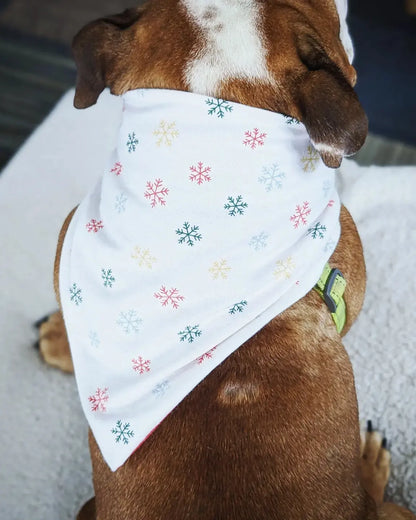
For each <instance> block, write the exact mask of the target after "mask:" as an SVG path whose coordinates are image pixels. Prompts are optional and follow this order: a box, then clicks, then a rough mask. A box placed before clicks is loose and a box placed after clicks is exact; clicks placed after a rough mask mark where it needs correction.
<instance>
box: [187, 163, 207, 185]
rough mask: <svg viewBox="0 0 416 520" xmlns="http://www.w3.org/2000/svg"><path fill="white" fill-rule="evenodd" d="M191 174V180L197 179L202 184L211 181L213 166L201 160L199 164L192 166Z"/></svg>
mask: <svg viewBox="0 0 416 520" xmlns="http://www.w3.org/2000/svg"><path fill="white" fill-rule="evenodd" d="M189 169H190V170H191V172H193V173H191V175H190V176H189V178H190V180H191V181H196V182H197V183H198V184H202V183H203V182H204V181H207V182H209V181H210V180H211V177H210V176H209V175H208V174H209V172H210V171H211V166H205V167H204V164H203V163H202V162H199V163H198V165H197V166H191V167H190V168H189Z"/></svg>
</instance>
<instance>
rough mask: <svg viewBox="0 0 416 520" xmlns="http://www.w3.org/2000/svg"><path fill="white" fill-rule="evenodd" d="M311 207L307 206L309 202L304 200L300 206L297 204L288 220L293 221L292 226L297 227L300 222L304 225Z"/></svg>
mask: <svg viewBox="0 0 416 520" xmlns="http://www.w3.org/2000/svg"><path fill="white" fill-rule="evenodd" d="M310 212H311V208H310V207H309V202H304V203H303V205H302V206H301V205H300V204H298V205H297V206H296V209H295V213H294V215H292V216H291V217H290V220H291V221H292V222H293V227H294V228H295V229H297V228H298V227H299V226H300V224H303V225H306V224H307V223H308V221H307V219H306V217H307V216H308V215H309V214H310Z"/></svg>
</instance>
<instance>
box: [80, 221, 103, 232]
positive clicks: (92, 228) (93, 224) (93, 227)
mask: <svg viewBox="0 0 416 520" xmlns="http://www.w3.org/2000/svg"><path fill="white" fill-rule="evenodd" d="M85 227H86V228H87V230H88V233H98V231H99V230H100V229H103V227H104V225H103V221H102V220H95V218H93V219H91V220H90V221H89V222H88V224H86V226H85Z"/></svg>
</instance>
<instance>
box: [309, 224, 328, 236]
mask: <svg viewBox="0 0 416 520" xmlns="http://www.w3.org/2000/svg"><path fill="white" fill-rule="evenodd" d="M325 232H326V226H324V225H322V224H321V223H320V222H318V223H317V224H315V225H314V226H313V227H312V228H309V229H308V233H307V234H308V235H311V237H312V238H313V239H316V238H321V239H322V238H324V236H325Z"/></svg>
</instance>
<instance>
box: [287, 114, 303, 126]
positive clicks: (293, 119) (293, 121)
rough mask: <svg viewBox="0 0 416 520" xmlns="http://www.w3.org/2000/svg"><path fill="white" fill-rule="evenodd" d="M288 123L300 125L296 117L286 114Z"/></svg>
mask: <svg viewBox="0 0 416 520" xmlns="http://www.w3.org/2000/svg"><path fill="white" fill-rule="evenodd" d="M284 117H285V119H286V123H287V124H288V125H300V121H299V120H298V119H296V117H291V116H284Z"/></svg>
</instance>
